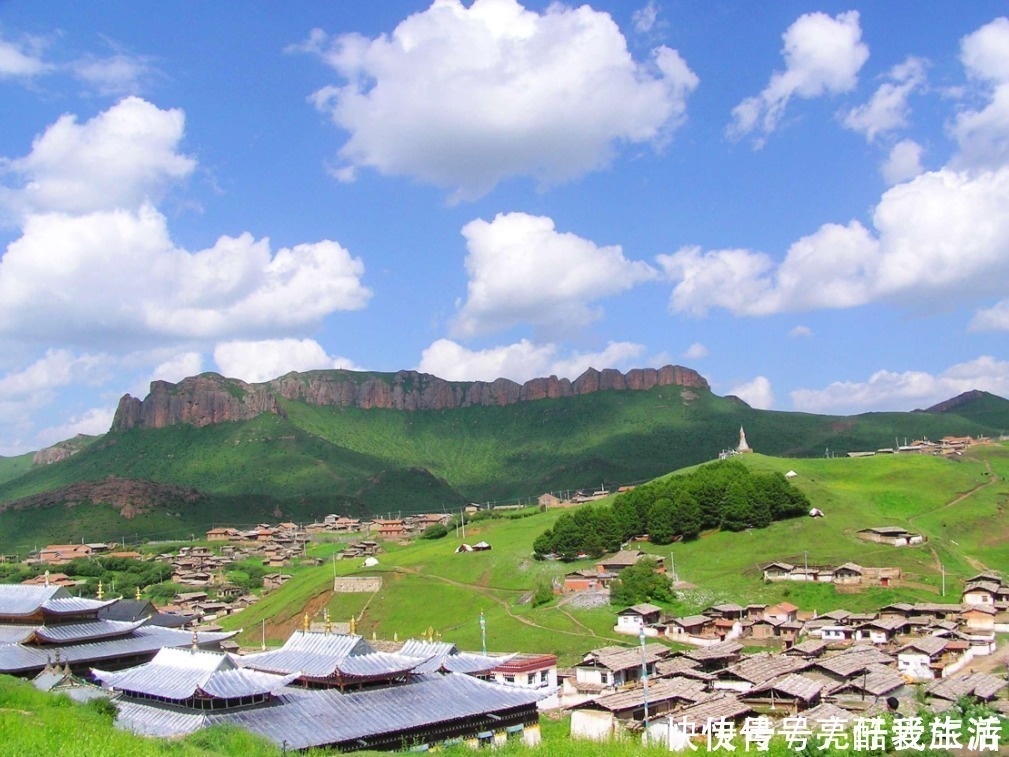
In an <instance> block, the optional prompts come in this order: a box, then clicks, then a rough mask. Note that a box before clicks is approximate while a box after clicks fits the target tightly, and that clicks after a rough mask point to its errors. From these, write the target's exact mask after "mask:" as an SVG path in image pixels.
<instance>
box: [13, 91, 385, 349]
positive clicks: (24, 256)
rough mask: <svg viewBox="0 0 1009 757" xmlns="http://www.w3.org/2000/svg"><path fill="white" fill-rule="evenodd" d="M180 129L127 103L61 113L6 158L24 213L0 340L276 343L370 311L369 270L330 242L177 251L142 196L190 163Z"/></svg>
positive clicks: (238, 240)
mask: <svg viewBox="0 0 1009 757" xmlns="http://www.w3.org/2000/svg"><path fill="white" fill-rule="evenodd" d="M183 125H184V116H183V114H182V112H181V111H162V110H159V109H158V108H156V107H155V106H153V105H151V104H149V103H147V102H145V101H143V100H140V99H138V98H127V99H126V100H123V101H122V102H121V103H119V104H117V105H115V106H113V107H112V108H110V109H109V110H107V111H105V112H104V113H102V114H100V115H98V116H96V117H95V118H93V119H91V120H90V121H88V122H87V123H85V124H83V125H78V124H77V122H76V119H75V118H74V117H73V116H63V117H62V118H60V119H59V121H57V123H56V124H54V125H53V126H52V127H50V128H49V129H48V130H46V132H45V133H44V134H43V135H42V136H41V137H39V138H38V139H37V140H36V141H35V143H34V145H33V149H32V151H31V153H30V154H29V155H28V156H27V157H25V158H21V159H18V160H14V161H10V163H9V166H10V167H11V168H12V170H14V171H15V172H17V173H18V174H20V175H22V176H23V177H24V178H25V180H26V183H25V186H24V187H22V188H20V189H16V190H12V191H10V192H9V193H8V194H7V196H6V199H7V200H8V204H9V205H10V204H14V205H17V206H19V207H21V208H22V209H23V210H27V211H29V212H28V213H27V215H26V216H24V218H23V220H22V235H21V237H20V238H18V239H16V240H15V241H14V242H12V243H11V244H10V245H9V246H8V247H7V250H6V252H5V254H4V255H3V257H2V259H0V334H8V335H12V336H15V337H18V338H21V339H31V338H38V339H49V340H51V341H53V342H55V343H62V344H78V345H92V344H106V343H109V342H111V341H115V340H125V342H126V343H127V344H128V346H130V347H134V348H135V347H137V346H141V345H143V344H150V343H152V342H157V341H161V340H163V339H164V337H175V338H186V339H188V338H199V339H222V338H223V339H227V338H234V337H242V336H272V335H277V334H282V333H285V332H286V331H288V330H290V329H292V328H304V327H310V326H314V325H317V324H318V323H319V321H320V320H321V319H322V318H323V317H325V316H326V315H329V314H330V313H333V312H336V311H340V310H356V309H359V308H362V307H364V306H365V305H366V304H367V302H368V299H369V298H370V296H371V292H370V291H369V290H368V289H367V288H366V287H364V286H363V284H362V283H361V277H362V275H363V273H364V265H363V263H362V262H361V260H360V259H358V258H354V257H352V256H351V255H350V253H349V252H348V251H347V250H346V249H344V248H343V247H341V246H340V245H339V244H338V243H336V242H334V241H330V240H323V241H320V242H316V243H311V244H299V245H295V246H294V247H290V248H282V249H279V250H277V251H276V252H272V251H271V249H270V243H269V240H268V239H261V240H258V241H257V240H254V239H253V237H252V236H251V235H250V234H248V233H245V234H241V235H239V236H237V237H228V236H222V237H220V238H219V239H218V240H217V242H216V243H215V244H214V245H213V246H212V247H210V248H208V249H204V250H199V251H197V252H189V251H186V250H184V249H181V248H179V247H177V246H176V245H175V244H174V242H173V241H172V240H171V237H170V234H169V230H168V225H167V219H166V218H165V216H164V215H162V214H161V213H160V212H159V211H158V210H157V209H156V208H155V207H154V206H153V204H151V202H150V201H149V200H148V199H147V198H149V197H151V196H152V195H153V196H156V195H157V194H158V193H159V192H160V191H161V190H163V189H164V188H165V187H166V186H167V185H168V184H170V183H171V182H172V181H174V180H178V179H179V178H182V177H184V176H186V175H188V174H189V173H190V172H191V171H192V170H193V168H194V166H195V162H194V161H193V160H191V159H190V158H188V157H186V156H183V155H181V154H180V153H179V152H178V151H177V148H178V143H179V141H180V140H181V138H182V131H183ZM110 294H113V295H114V296H110Z"/></svg>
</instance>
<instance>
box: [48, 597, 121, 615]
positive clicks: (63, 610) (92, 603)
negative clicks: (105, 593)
mask: <svg viewBox="0 0 1009 757" xmlns="http://www.w3.org/2000/svg"><path fill="white" fill-rule="evenodd" d="M118 601H119V600H118V599H109V600H101V599H85V598H84V597H58V598H55V599H47V600H46V601H45V602H43V603H42V611H43V612H44V613H45V614H46V615H79V614H81V613H85V612H97V611H98V610H101V609H102V608H105V607H108V606H109V605H113V604H115V603H116V602H118Z"/></svg>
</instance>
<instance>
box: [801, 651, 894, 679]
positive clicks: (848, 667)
mask: <svg viewBox="0 0 1009 757" xmlns="http://www.w3.org/2000/svg"><path fill="white" fill-rule="evenodd" d="M889 662H893V658H892V657H890V655H888V654H886V653H884V652H881V651H880V650H878V649H876V648H875V647H868V646H861V645H860V646H856V647H850V648H849V649H847V650H845V651H844V652H842V653H841V654H839V655H835V656H833V657H827V658H821V659H819V660H815V661H814V662H813V666H814V667H817V668H821V669H823V670H826V671H827V672H829V673H833V674H834V675H837V676H841V677H843V678H848V677H849V676H853V675H855V674H856V673H861V672H862V671H863V670H865V669H866V667H868V666H869V665H874V664H880V663H882V664H885V663H889Z"/></svg>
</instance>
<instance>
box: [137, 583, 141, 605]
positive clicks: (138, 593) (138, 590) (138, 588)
mask: <svg viewBox="0 0 1009 757" xmlns="http://www.w3.org/2000/svg"><path fill="white" fill-rule="evenodd" d="M137 601H138V602H139V601H140V587H139V586H138V587H137Z"/></svg>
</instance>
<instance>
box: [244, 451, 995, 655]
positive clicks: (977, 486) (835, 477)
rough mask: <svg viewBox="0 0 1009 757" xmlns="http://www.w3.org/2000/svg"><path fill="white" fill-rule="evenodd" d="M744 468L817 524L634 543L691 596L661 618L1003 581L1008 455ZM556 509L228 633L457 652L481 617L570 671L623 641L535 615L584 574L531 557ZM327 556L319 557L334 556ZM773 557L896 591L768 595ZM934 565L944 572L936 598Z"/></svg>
mask: <svg viewBox="0 0 1009 757" xmlns="http://www.w3.org/2000/svg"><path fill="white" fill-rule="evenodd" d="M742 459H743V460H744V461H745V462H746V464H747V465H749V466H751V467H752V468H753V469H755V470H767V471H780V472H785V471H787V470H789V469H792V470H795V471H796V473H797V474H798V475H797V476H796V477H795V478H794V479H793V482H794V484H795V485H796V486H797V487H799V488H800V489H802V490H803V491H804V492H805V493H806V494H807V496H808V497H809V499H810V501H811V502H812V504H813V505H814V506H815V507H818V508H820V509H822V510H823V511H824V513H825V514H826V515H825V517H824V518H808V517H800V518H795V519H791V520H788V521H783V522H779V523H774V524H772V525H771V526H769V527H768V528H766V529H759V530H750V531H744V532H742V533H727V532H726V533H722V532H715V533H710V534H706V535H704V536H702V538H700V539H698V540H696V541H693V542H687V543H677V544H673V545H671V546H667V547H656V546H654V545H650V544H647V543H643V544H641V545H640V546H641V548H643V549H645V550H647V551H651V552H653V553H655V554H660V555H662V556H664V557H665V558H666V559H667V561H670V562H671V564H672V567H673V569H674V570H675V572H676V574H677V576H678V577H679V578H680V579H681V580H683V581H687V582H689V583H691V584H694V585H695V586H696V587H697V588H696V589H691V590H685V591H681V592H679V596H678V598H677V600H676V602H675V603H674V604H672V605H670V606H668V607H667V608H666V609H667V610H669V611H672V612H678V613H691V612H696V611H698V610H700V609H703V608H704V607H706V606H708V605H710V604H713V603H716V602H720V601H732V602H738V603H743V604H745V603H748V602H767V603H770V602H775V601H781V600H783V599H786V598H787V599H788V600H789V601H791V602H793V603H795V604H797V605H799V606H800V607H801V608H802V609H806V610H813V609H816V610H819V611H821V612H824V611H827V610H831V609H835V608H838V607H845V608H847V609H850V610H869V609H876V608H879V607H881V606H882V605H885V604H887V603H890V602H894V601H900V600H909V601H951V602H955V601H958V599H959V592H960V589H961V586H962V581H963V579H964V578H967V577H968V576H970V575H973V574H975V573H977V572H979V571H981V570H996V571H999V572H1003V573H1004V572H1009V520H1007V519H1006V518H1005V510H1006V508H1007V506H1009V484H1007V483H1006V477H1009V446H1007V445H1006V444H997V445H984V446H978V447H975V448H974V450H973V451H971V452H970V453H969V454H968V455H965V456H964V457H963V458H958V459H956V460H949V459H940V458H935V457H924V456H914V455H905V456H878V457H873V458H859V459H848V458H844V459H841V458H837V459H831V460H826V459H818V460H792V459H782V458H774V457H768V456H763V455H747V456H745V457H744V458H742ZM562 512H570V510H551V511H548V512H546V513H539V514H535V515H532V516H529V517H523V518H519V519H514V520H491V521H485V522H482V523H479V524H476V525H475V526H473V527H470V528H469V530H468V533H467V537H466V541H468V542H470V543H473V542H475V541H479V540H481V539H483V540H486V541H488V542H489V543H490V544H491V545H492V547H493V549H492V550H490V551H488V552H476V553H467V554H455V548H456V546H457V545H458V544H459V543H461V542H462V541H463V539H462V536H461V535H456V534H450V535H449V536H448V537H446V538H445V539H441V540H437V541H422V542H419V543H417V544H414V545H411V546H409V547H399V546H396V545H389V546H388V549H389V551H388V553H386V554H384V555H381V556H380V565H379V566H378V567H377V568H373V569H369V570H364V569H363V568H362V566H361V564H360V561H358V560H347V561H336V562H335V563H332V564H330V563H327V564H326V565H324V566H321V567H317V568H302V569H299V570H298V572H297V574H296V576H295V578H294V579H293V580H292V581H290V582H289V583H288V584H286V585H285V586H284V587H283V588H281V589H279V590H277V591H276V592H274V593H272V594H270V595H268V596H267V597H266V598H264V599H263V600H262V601H261V602H259V603H258V604H257V605H255V606H253V607H252V608H250V609H249V610H247V611H245V612H243V613H241V614H239V615H236V616H232V617H230V618H226V619H225V620H224V623H225V624H226V625H228V626H229V627H234V628H240V627H241V628H244V629H247V630H246V632H245V635H244V636H243V637H242V638H243V640H244V641H245V642H246V643H250V644H258V643H259V642H260V640H261V636H262V634H263V631H264V627H263V624H264V623H265V632H266V637H267V641H268V642H273V643H279V642H281V641H282V640H283V639H284V638H286V636H287V635H288V634H289V633H290V632H291V631H292V630H295V629H296V628H299V627H300V624H301V618H302V615H303V613H304V612H305V611H306V610H307V611H309V612H310V613H311V614H312V615H313V616H314V617H316V618H317V619H318V617H319V616H321V613H322V611H323V609H324V608H328V609H329V610H330V613H331V615H332V617H333V618H334V620H338V621H346V620H347V619H348V618H349V617H350V616H352V615H354V616H356V617H358V618H359V620H360V622H359V624H358V628H359V630H360V632H362V633H363V634H365V635H366V636H371V634H372V633H375V634H377V635H378V637H379V638H393V636H397V637H398V638H400V639H403V638H406V637H410V636H414V637H416V636H419V635H422V634H424V633H427V632H428V630H429V629H433V630H434V631H435V632H436V633H441V634H442V635H443V637H444V638H446V639H451V640H452V641H455V642H456V643H458V644H460V646H462V647H465V648H469V649H479V648H480V644H481V638H480V629H479V623H478V621H479V613H480V612H481V610H482V611H483V613H484V615H485V617H486V620H487V643H488V648H489V649H491V650H497V651H514V650H516V649H521V650H523V651H544V652H546V651H550V652H555V653H557V654H560V655H561V656H562V658H563V659H564V660H565V661H568V662H570V661H571V660H573V659H575V658H576V657H577V656H578V655H579V654H581V653H582V652H584V651H587V650H588V649H591V648H593V647H595V646H601V645H603V644H606V643H611V642H613V641H614V640H617V641H620V640H623V641H625V642H626V641H627V639H626V638H625V637H619V636H616V635H615V634H613V632H612V626H613V623H614V615H613V611H614V610H613V608H609V607H603V608H595V609H579V608H578V607H576V606H575V605H574V604H561V603H558V602H556V601H555V602H554V603H552V604H551V605H548V606H545V607H539V608H534V607H532V605H531V603H530V601H529V600H530V596H531V593H532V591H533V590H534V589H535V587H536V586H537V584H538V583H539V582H541V581H544V580H549V579H550V578H554V577H560V576H562V575H563V574H564V573H565V572H567V571H570V570H573V569H575V568H579V567H588V566H590V565H591V564H592V563H591V561H584V562H581V563H579V562H575V563H568V564H562V563H559V562H550V561H542V562H540V561H536V560H534V559H533V557H532V543H533V540H534V539H535V538H536V536H538V535H539V534H540V533H542V532H543V530H545V529H546V528H549V527H550V526H551V525H552V524H553V523H554V522H555V521H556V519H557V518H558V517H559V516H560V514H561V513H562ZM891 524H892V525H902V526H905V527H908V528H911V529H913V530H916V531H919V532H921V533H924V534H925V535H926V536H927V537H928V539H929V541H928V542H927V543H926V544H925V545H922V546H918V547H911V548H903V549H898V548H894V547H889V546H884V545H879V544H873V543H870V542H866V541H863V540H861V539H858V538H857V537H856V535H855V532H856V531H857V530H859V529H861V528H866V527H869V526H878V525H891ZM324 549H328V550H329V552H328V553H327V556H328V554H331V552H332V550H333V549H335V546H334V545H328V546H326V547H325V548H324ZM670 558H671V559H670ZM772 560H790V561H793V562H798V563H801V562H802V561H803V560H807V561H808V563H809V564H811V565H813V564H840V563H843V562H847V561H854V562H857V563H859V564H861V565H865V566H873V567H899V568H901V569H902V571H903V576H904V583H903V585H902V586H900V587H898V588H888V589H882V588H877V589H868V590H865V591H864V592H862V593H859V594H841V593H838V592H837V590H836V589H835V588H834V587H833V586H832V585H830V584H821V585H796V584H787V585H786V584H781V583H775V584H765V583H764V582H763V580H762V578H761V573H760V571H759V570H758V567H757V566H758V565H760V564H763V563H766V562H770V561H772ZM940 564H941V565H944V566H945V571H946V588H947V592H946V595H945V598H943V596H942V594H941V591H942V568H941V567H940ZM334 573H339V574H341V575H343V574H358V575H363V574H376V573H377V574H379V575H382V576H383V579H384V585H383V588H382V590H381V591H380V592H378V593H377V594H375V595H367V594H333V593H332V592H331V589H332V579H333V575H334Z"/></svg>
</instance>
